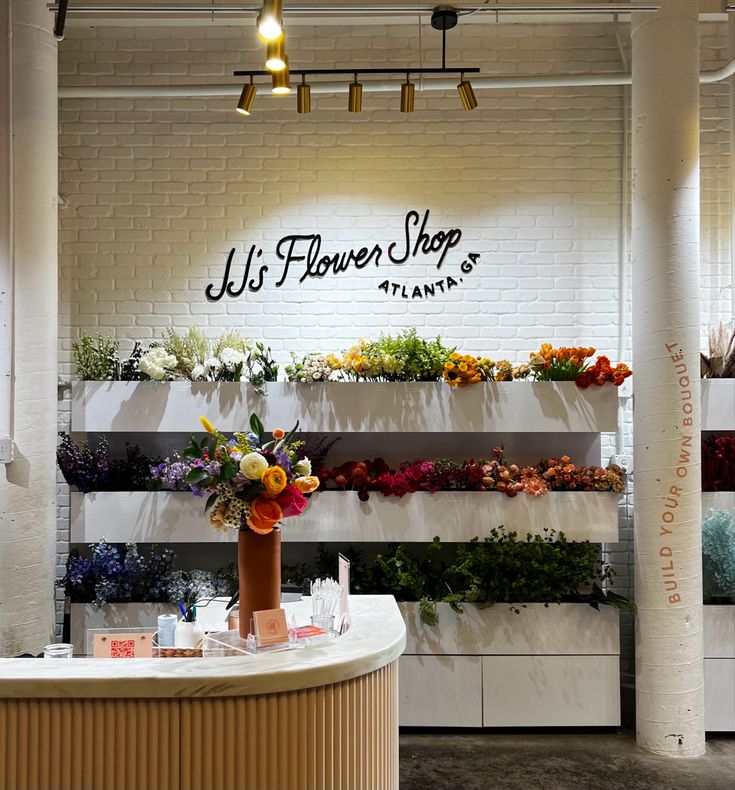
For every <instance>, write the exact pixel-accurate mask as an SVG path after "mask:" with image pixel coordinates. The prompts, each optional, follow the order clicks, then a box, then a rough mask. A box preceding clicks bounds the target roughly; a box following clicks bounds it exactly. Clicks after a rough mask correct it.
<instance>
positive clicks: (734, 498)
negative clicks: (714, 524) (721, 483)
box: [702, 491, 735, 518]
mask: <svg viewBox="0 0 735 790" xmlns="http://www.w3.org/2000/svg"><path fill="white" fill-rule="evenodd" d="M710 510H727V511H729V512H731V513H735V491H703V492H702V515H703V516H704V517H705V518H706V517H707V514H708V513H709V512H710Z"/></svg>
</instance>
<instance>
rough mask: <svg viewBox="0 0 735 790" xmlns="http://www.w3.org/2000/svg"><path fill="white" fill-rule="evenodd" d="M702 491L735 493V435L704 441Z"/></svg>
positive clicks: (711, 437)
mask: <svg viewBox="0 0 735 790" xmlns="http://www.w3.org/2000/svg"><path fill="white" fill-rule="evenodd" d="M702 490H703V491H735V434H723V435H721V436H707V437H706V438H705V439H703V440H702Z"/></svg>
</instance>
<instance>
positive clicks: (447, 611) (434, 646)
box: [398, 603, 620, 656]
mask: <svg viewBox="0 0 735 790" xmlns="http://www.w3.org/2000/svg"><path fill="white" fill-rule="evenodd" d="M398 607H399V609H400V610H401V614H402V615H403V619H404V620H405V622H406V650H405V652H406V654H407V655H462V656H466V655H470V656H497V655H518V656H521V655H522V656H534V655H618V654H619V653H620V634H619V628H618V621H619V615H618V610H617V609H614V608H612V607H609V606H607V607H606V606H602V607H601V608H600V611H596V610H595V609H593V608H592V607H591V606H589V605H588V604H580V603H565V604H549V606H548V607H547V606H545V605H544V604H542V603H530V604H526V606H525V607H524V608H521V607H519V608H520V609H521V612H520V614H516V613H515V612H514V611H512V610H511V608H510V606H509V605H508V604H502V603H499V604H496V605H494V606H485V607H480V606H476V605H474V604H464V605H463V606H462V608H463V609H464V613H463V614H457V613H456V612H454V611H453V610H452V608H451V607H450V605H449V604H448V603H441V604H438V605H437V615H438V617H439V622H438V623H437V625H435V626H430V625H426V624H425V623H423V622H422V621H421V617H420V616H419V610H418V605H417V604H414V603H399V604H398Z"/></svg>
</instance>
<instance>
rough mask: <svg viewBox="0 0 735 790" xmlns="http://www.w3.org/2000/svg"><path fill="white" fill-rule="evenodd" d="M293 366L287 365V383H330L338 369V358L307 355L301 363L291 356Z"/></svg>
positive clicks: (294, 356)
mask: <svg viewBox="0 0 735 790" xmlns="http://www.w3.org/2000/svg"><path fill="white" fill-rule="evenodd" d="M291 358H292V360H293V362H292V364H290V365H286V368H285V371H286V381H298V382H300V383H302V384H315V383H318V382H321V381H329V380H330V379H331V377H332V373H333V372H334V371H335V370H337V369H338V365H335V362H337V360H336V357H334V356H333V355H332V358H327V357H325V356H322V355H321V354H307V355H306V356H305V357H303V358H302V359H301V361H299V360H298V359H297V358H296V355H295V354H293V353H292V354H291Z"/></svg>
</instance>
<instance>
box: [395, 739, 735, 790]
mask: <svg viewBox="0 0 735 790" xmlns="http://www.w3.org/2000/svg"><path fill="white" fill-rule="evenodd" d="M400 770H401V790H690V788H691V790H735V739H733V740H720V739H717V740H710V741H708V742H707V755H706V757H702V758H697V759H691V760H690V759H672V758H666V757H657V756H656V755H653V754H649V753H648V752H645V751H643V750H642V749H639V748H638V747H637V746H636V744H635V738H634V736H633V734H632V733H631V732H630V731H621V732H619V733H606V734H589V733H582V734H573V735H570V734H563V735H557V734H543V735H536V734H533V735H528V734H520V733H519V734H517V735H516V734H513V735H509V734H493V733H487V734H485V733H481V734H466V735H456V734H451V735H447V734H444V735H442V734H433V733H432V734H424V733H421V734H403V735H401V761H400Z"/></svg>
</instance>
